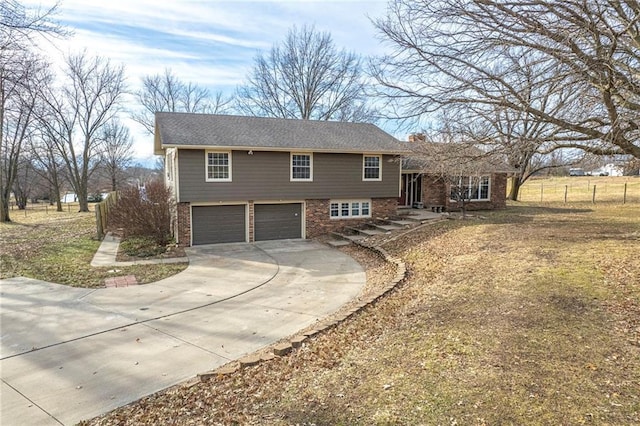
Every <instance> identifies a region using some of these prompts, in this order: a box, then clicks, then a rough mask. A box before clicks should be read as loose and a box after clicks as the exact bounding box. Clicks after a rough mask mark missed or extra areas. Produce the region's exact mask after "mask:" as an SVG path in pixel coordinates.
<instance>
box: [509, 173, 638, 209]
mask: <svg viewBox="0 0 640 426" xmlns="http://www.w3.org/2000/svg"><path fill="white" fill-rule="evenodd" d="M625 185H626V203H631V204H633V203H635V204H640V177H637V176H636V177H633V176H620V177H617V176H616V177H614V176H571V177H569V176H567V177H554V178H532V179H529V180H527V181H526V182H525V184H524V185H523V186H522V188H521V191H520V201H527V202H534V203H539V202H542V203H556V202H562V203H564V201H565V193H566V200H567V203H592V202H593V199H594V187H595V202H596V203H614V204H623V202H624V201H625Z"/></svg>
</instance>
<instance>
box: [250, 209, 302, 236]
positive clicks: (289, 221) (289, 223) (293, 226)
mask: <svg viewBox="0 0 640 426" xmlns="http://www.w3.org/2000/svg"><path fill="white" fill-rule="evenodd" d="M254 222H255V223H254V225H255V227H254V229H255V240H256V241H266V240H282V239H289V238H302V204H301V203H290V204H256V205H255V206H254Z"/></svg>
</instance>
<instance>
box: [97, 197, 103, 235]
mask: <svg viewBox="0 0 640 426" xmlns="http://www.w3.org/2000/svg"><path fill="white" fill-rule="evenodd" d="M95 209H96V228H97V229H96V231H97V234H98V239H99V240H102V237H103V236H104V227H103V226H102V215H101V214H100V210H102V209H101V208H100V204H96V206H95Z"/></svg>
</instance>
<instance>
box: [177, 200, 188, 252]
mask: <svg viewBox="0 0 640 426" xmlns="http://www.w3.org/2000/svg"><path fill="white" fill-rule="evenodd" d="M176 207H177V212H178V214H177V218H176V226H175V228H174V237H175V239H176V241H177V242H178V244H179V245H181V246H183V247H187V246H190V245H191V205H190V204H189V203H178V204H177V206H176Z"/></svg>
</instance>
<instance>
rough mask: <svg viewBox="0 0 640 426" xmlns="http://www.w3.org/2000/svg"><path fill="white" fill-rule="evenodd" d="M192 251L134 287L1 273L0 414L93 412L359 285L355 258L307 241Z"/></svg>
mask: <svg viewBox="0 0 640 426" xmlns="http://www.w3.org/2000/svg"><path fill="white" fill-rule="evenodd" d="M187 254H188V256H189V261H190V263H189V267H188V268H187V269H186V270H185V271H184V272H181V273H180V274H177V275H175V276H173V277H170V278H167V279H165V280H162V281H159V282H157V283H153V284H145V285H140V286H132V287H125V288H103V289H93V290H91V289H79V288H70V287H66V286H61V285H58V284H52V283H46V282H43V281H37V280H31V279H26V278H13V279H7V280H2V281H0V308H1V309H0V330H1V339H0V344H1V345H0V349H1V353H0V376H1V377H2V388H1V390H0V392H1V393H0V395H1V400H2V401H1V402H2V405H1V414H0V424H2V425H3V426H7V425H14V424H15V425H18V424H19V425H48V424H51V425H56V424H65V425H70V424H75V423H77V422H78V421H80V420H83V419H89V418H92V417H94V416H97V415H99V414H102V413H105V412H107V411H109V410H111V409H113V408H116V407H119V406H121V405H124V404H127V403H129V402H131V401H135V400H136V399H139V398H140V397H142V396H145V395H148V394H151V393H154V392H156V391H158V390H161V389H164V388H166V387H168V386H171V385H174V384H176V383H179V382H181V381H183V380H185V379H188V378H191V377H193V376H195V375H196V374H198V373H201V372H205V371H207V370H210V369H213V368H216V367H218V366H220V365H223V364H226V363H227V362H229V361H231V360H234V359H237V358H240V357H242V356H243V355H246V354H248V353H251V352H254V351H256V350H258V349H260V348H262V347H264V346H267V345H269V344H271V343H273V342H275V341H277V340H279V339H281V338H283V337H287V336H289V335H291V334H294V333H295V332H297V331H298V330H300V329H302V328H304V327H306V326H307V325H310V324H312V323H314V322H315V321H316V320H319V319H322V318H324V317H326V316H327V315H329V314H331V313H332V312H335V311H336V310H337V309H338V308H339V307H340V306H342V305H343V304H345V303H346V302H348V301H349V300H351V299H352V298H354V297H355V296H356V295H357V294H358V292H359V291H360V290H361V289H362V287H363V286H364V284H365V274H364V272H363V270H362V268H361V267H360V266H359V265H358V263H356V262H355V261H354V260H353V259H352V258H350V257H349V256H346V255H344V254H342V253H341V252H339V251H337V250H334V249H331V248H328V247H326V246H323V245H321V244H318V243H315V242H311V241H302V240H295V241H294V240H286V241H271V242H262V243H256V244H225V245H215V246H213V245H212V246H199V247H196V248H190V249H188V253H187ZM149 267H153V266H149Z"/></svg>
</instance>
